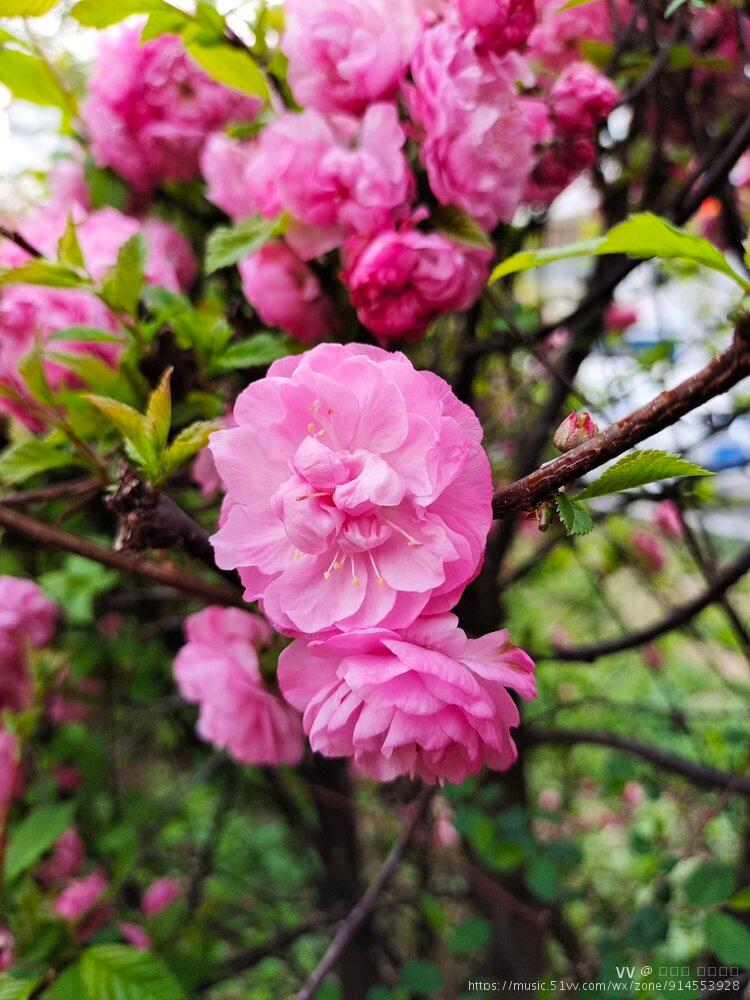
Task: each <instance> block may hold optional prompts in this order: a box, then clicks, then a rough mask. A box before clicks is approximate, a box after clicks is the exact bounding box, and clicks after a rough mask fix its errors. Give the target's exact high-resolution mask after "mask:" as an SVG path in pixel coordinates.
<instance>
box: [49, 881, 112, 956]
mask: <svg viewBox="0 0 750 1000" xmlns="http://www.w3.org/2000/svg"><path fill="white" fill-rule="evenodd" d="M107 888H108V883H107V879H106V878H105V876H104V875H103V874H102V873H101V872H94V873H93V874H91V875H87V876H86V877H85V878H78V879H73V881H72V882H69V883H68V885H67V886H66V887H65V888H64V889H63V891H62V892H61V893H60V895H59V896H58V897H57V899H56V900H55V902H54V903H53V909H54V911H55V913H56V914H57V915H58V916H59V917H62V919H63V920H66V921H67V922H68V923H69V924H72V925H73V926H72V928H71V929H72V931H73V936H74V937H75V939H76V941H77V942H78V943H79V944H81V943H83V942H84V941H87V940H88V939H89V938H91V937H93V935H94V934H96V932H97V931H98V930H100V929H101V927H102V926H103V925H104V924H105V923H106V922H107V920H108V919H109V914H110V906H109V904H108V903H107V901H106V899H105V898H104V897H105V893H106V892H107Z"/></svg>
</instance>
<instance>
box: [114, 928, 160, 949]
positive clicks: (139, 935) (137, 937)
mask: <svg viewBox="0 0 750 1000" xmlns="http://www.w3.org/2000/svg"><path fill="white" fill-rule="evenodd" d="M119 931H120V937H121V938H122V939H123V941H127V943H128V944H129V945H130V946H131V947H132V948H137V949H138V951H150V950H151V948H152V946H153V945H152V941H151V938H150V937H149V936H148V934H147V933H146V931H144V929H143V928H142V927H141V926H140V924H130V923H127V922H126V921H123V922H122V923H121V924H120V925H119Z"/></svg>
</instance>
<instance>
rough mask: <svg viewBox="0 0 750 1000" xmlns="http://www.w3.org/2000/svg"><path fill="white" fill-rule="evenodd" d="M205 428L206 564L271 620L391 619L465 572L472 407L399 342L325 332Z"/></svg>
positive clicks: (302, 627)
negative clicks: (232, 424) (222, 496)
mask: <svg viewBox="0 0 750 1000" xmlns="http://www.w3.org/2000/svg"><path fill="white" fill-rule="evenodd" d="M234 416H235V419H236V421H237V424H238V426H237V428H235V429H233V430H225V431H218V432H217V433H215V434H213V435H212V437H211V440H210V447H211V450H212V452H213V454H214V458H215V459H216V465H217V468H218V470H219V474H220V475H221V477H222V479H223V480H224V484H225V486H226V489H227V498H226V500H225V507H224V517H223V525H222V527H221V529H220V530H219V532H218V533H217V534H216V535H214V536H213V539H212V542H213V545H214V549H215V552H216V561H217V563H218V565H219V566H221V567H222V568H225V569H234V568H238V569H239V571H240V576H241V579H242V581H243V583H244V585H245V588H246V589H245V597H246V599H247V600H249V601H252V600H256V599H258V598H260V599H262V602H263V610H264V612H265V613H266V615H267V616H268V618H269V619H270V620H271V622H272V623H273V625H274V626H275V627H276V628H277V629H279V630H280V631H282V632H285V633H288V634H295V633H310V634H312V633H319V632H322V631H324V630H327V629H332V628H334V627H341V628H369V627H372V626H375V625H384V626H386V627H389V628H392V627H401V626H404V625H407V624H409V623H410V622H412V621H414V619H415V618H416V617H417V616H418V615H419V614H420V613H421V612H422V611H424V610H425V609H427V610H429V612H430V613H434V612H438V611H445V610H447V609H448V608H450V607H452V606H453V604H454V603H455V602H456V600H457V599H458V597H459V596H460V594H461V592H462V590H463V588H464V587H465V586H466V584H467V583H468V582H469V581H470V580H471V579H472V578H473V577H474V576H475V574H476V572H477V570H478V568H479V565H480V561H481V558H482V554H483V551H484V545H485V540H486V537H487V532H488V531H489V527H490V523H491V520H492V512H491V498H492V482H491V476H490V470H489V464H488V461H487V457H486V455H485V454H484V451H483V450H482V447H481V437H482V431H481V427H480V424H479V421H478V420H477V418H476V416H475V415H474V413H473V412H472V411H471V410H470V409H469V408H468V407H467V406H465V405H464V404H462V403H460V402H459V401H458V400H457V399H456V397H455V396H454V395H453V393H452V392H451V391H450V389H449V387H448V386H447V385H446V383H445V382H443V380H442V379H440V378H438V377H437V376H436V375H434V374H433V373H432V372H427V371H417V370H415V369H414V367H413V366H412V364H411V362H410V361H409V360H408V359H407V358H406V357H404V355H403V354H397V353H394V354H388V353H386V352H385V351H382V350H380V349H378V348H375V347H367V346H365V345H362V344H348V345H346V346H342V345H339V344H321V345H319V346H318V347H315V348H314V349H313V350H311V351H308V352H307V353H306V354H304V355H301V356H299V357H288V358H284V359H282V360H281V361H276V362H274V364H273V365H272V366H271V367H270V369H269V371H268V376H267V377H266V378H265V379H262V380H260V381H258V382H254V383H253V384H252V385H250V386H248V388H247V389H245V390H244V392H242V393H241V394H240V396H239V397H238V399H237V402H236V404H235V408H234Z"/></svg>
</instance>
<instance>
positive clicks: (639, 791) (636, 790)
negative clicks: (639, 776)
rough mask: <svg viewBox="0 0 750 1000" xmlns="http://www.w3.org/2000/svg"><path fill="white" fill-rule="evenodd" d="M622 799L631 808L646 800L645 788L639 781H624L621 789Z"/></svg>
mask: <svg viewBox="0 0 750 1000" xmlns="http://www.w3.org/2000/svg"><path fill="white" fill-rule="evenodd" d="M622 801H623V802H624V803H625V805H626V806H630V807H631V808H633V809H634V808H635V807H636V806H639V805H641V803H642V802H645V801H646V789H645V788H644V787H643V785H642V784H641V783H640V781H627V782H626V783H625V787H624V788H623V790H622Z"/></svg>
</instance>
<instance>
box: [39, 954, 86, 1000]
mask: <svg viewBox="0 0 750 1000" xmlns="http://www.w3.org/2000/svg"><path fill="white" fill-rule="evenodd" d="M44 1000H90V997H88V996H87V994H86V991H85V990H84V988H83V983H82V982H81V965H80V963H79V962H76V963H75V964H74V965H69V966H68V967H67V969H64V970H63V971H62V972H61V973H60V975H59V976H58V978H57V979H56V980H55V982H54V984H53V986H52V987H51V989H50V990H49V992H48V993H45V994H44Z"/></svg>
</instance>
